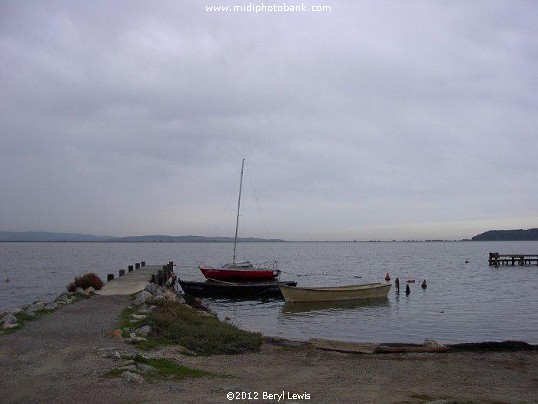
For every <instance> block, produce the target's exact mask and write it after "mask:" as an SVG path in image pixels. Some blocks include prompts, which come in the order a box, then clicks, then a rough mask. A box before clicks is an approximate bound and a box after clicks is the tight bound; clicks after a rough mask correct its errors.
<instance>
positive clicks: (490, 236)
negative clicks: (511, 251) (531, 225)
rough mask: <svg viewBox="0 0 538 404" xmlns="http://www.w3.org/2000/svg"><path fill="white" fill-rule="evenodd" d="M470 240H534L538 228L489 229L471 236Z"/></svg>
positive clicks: (537, 235)
mask: <svg viewBox="0 0 538 404" xmlns="http://www.w3.org/2000/svg"><path fill="white" fill-rule="evenodd" d="M471 240H472V241H536V240H538V229H528V230H523V229H519V230H489V231H486V232H485V233H481V234H478V235H477V236H474V237H473V238H471Z"/></svg>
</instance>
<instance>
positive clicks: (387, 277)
mask: <svg viewBox="0 0 538 404" xmlns="http://www.w3.org/2000/svg"><path fill="white" fill-rule="evenodd" d="M385 280H386V281H390V275H389V273H388V272H387V274H386V275H385Z"/></svg>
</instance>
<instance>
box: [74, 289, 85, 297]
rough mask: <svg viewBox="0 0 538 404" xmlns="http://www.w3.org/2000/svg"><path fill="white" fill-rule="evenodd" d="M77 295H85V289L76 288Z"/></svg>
mask: <svg viewBox="0 0 538 404" xmlns="http://www.w3.org/2000/svg"><path fill="white" fill-rule="evenodd" d="M75 294H77V295H83V294H84V289H82V288H81V287H78V288H76V290H75Z"/></svg>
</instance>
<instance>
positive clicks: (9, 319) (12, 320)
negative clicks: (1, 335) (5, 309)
mask: <svg viewBox="0 0 538 404" xmlns="http://www.w3.org/2000/svg"><path fill="white" fill-rule="evenodd" d="M2 323H4V325H6V324H8V325H9V324H17V317H15V316H14V315H13V314H12V313H8V314H6V315H5V316H4V318H3V319H2Z"/></svg>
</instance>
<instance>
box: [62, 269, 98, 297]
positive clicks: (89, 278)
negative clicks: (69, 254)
mask: <svg viewBox="0 0 538 404" xmlns="http://www.w3.org/2000/svg"><path fill="white" fill-rule="evenodd" d="M104 285H105V284H104V282H103V281H102V280H101V278H99V277H98V276H97V275H96V274H94V273H93V272H90V273H87V274H85V275H82V276H77V277H76V278H75V281H74V282H71V283H70V284H69V285H68V286H67V291H68V292H74V291H75V290H77V288H82V289H84V290H85V289H88V288H89V287H93V288H94V289H95V290H100V289H101V288H102V287H103V286H104Z"/></svg>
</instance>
